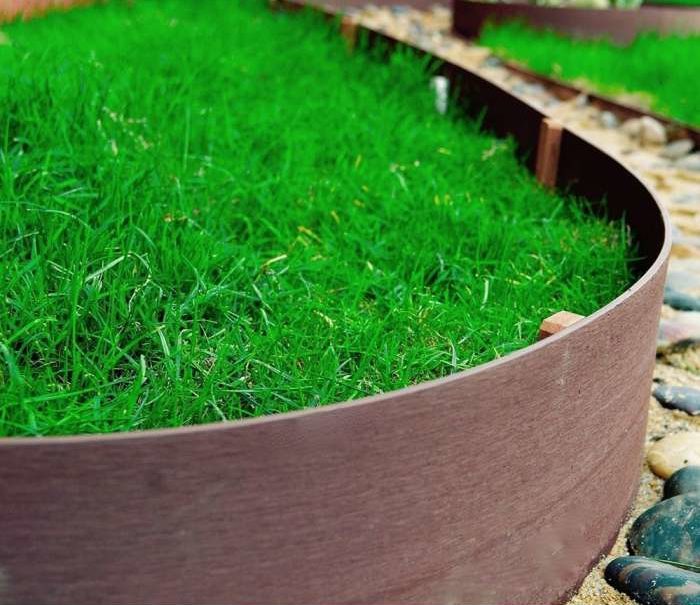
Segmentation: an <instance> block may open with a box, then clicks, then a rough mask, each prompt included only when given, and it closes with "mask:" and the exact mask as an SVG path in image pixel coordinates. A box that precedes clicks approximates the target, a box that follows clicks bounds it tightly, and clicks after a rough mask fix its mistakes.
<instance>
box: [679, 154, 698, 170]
mask: <svg viewBox="0 0 700 605" xmlns="http://www.w3.org/2000/svg"><path fill="white" fill-rule="evenodd" d="M676 166H677V167H678V168H682V169H683V170H694V171H697V172H700V152H696V153H691V154H690V155H687V156H685V157H684V158H683V159H681V160H678V161H677V162H676Z"/></svg>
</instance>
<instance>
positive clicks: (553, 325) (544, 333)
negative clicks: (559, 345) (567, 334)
mask: <svg viewBox="0 0 700 605" xmlns="http://www.w3.org/2000/svg"><path fill="white" fill-rule="evenodd" d="M583 318H584V317H583V315H578V314H576V313H570V312H569V311H559V312H558V313H555V314H554V315H550V316H549V317H547V319H545V320H544V321H543V322H542V324H541V325H540V335H539V340H542V339H544V338H547V337H548V336H552V335H553V334H556V333H557V332H560V331H561V330H563V329H564V328H568V327H570V326H573V325H574V324H575V323H576V322H577V321H581V320H582V319H583Z"/></svg>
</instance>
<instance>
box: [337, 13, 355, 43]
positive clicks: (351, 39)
mask: <svg viewBox="0 0 700 605" xmlns="http://www.w3.org/2000/svg"><path fill="white" fill-rule="evenodd" d="M340 35H341V36H342V37H343V38H345V42H346V43H347V45H348V49H349V50H353V49H354V48H355V41H356V40H357V22H356V21H355V20H354V19H353V18H352V17H350V16H348V15H345V16H344V17H343V18H342V19H341V21H340Z"/></svg>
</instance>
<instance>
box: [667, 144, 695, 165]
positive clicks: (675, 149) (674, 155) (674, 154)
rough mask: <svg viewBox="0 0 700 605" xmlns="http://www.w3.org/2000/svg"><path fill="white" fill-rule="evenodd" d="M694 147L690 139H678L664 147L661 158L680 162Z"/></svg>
mask: <svg viewBox="0 0 700 605" xmlns="http://www.w3.org/2000/svg"><path fill="white" fill-rule="evenodd" d="M694 146H695V143H693V141H691V140H690V139H679V140H677V141H673V142H672V143H669V144H668V145H666V147H664V149H663V151H662V152H661V156H662V157H664V158H667V159H669V160H680V159H681V158H682V157H683V156H686V155H688V154H689V153H690V152H691V151H692V150H693V147H694Z"/></svg>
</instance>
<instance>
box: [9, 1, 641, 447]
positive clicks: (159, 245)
mask: <svg viewBox="0 0 700 605" xmlns="http://www.w3.org/2000/svg"><path fill="white" fill-rule="evenodd" d="M4 32H5V33H6V35H7V37H8V40H9V41H10V44H9V45H4V46H2V47H0V80H1V87H2V88H1V90H2V95H3V98H2V106H3V112H2V114H1V115H0V120H1V122H0V127H1V139H0V151H1V154H0V171H1V172H0V173H1V176H0V179H1V181H0V183H1V193H0V242H1V246H0V433H2V434H3V435H46V434H67V433H82V432H107V431H124V430H130V429H144V428H150V427H165V426H179V425H185V424H193V423H200V422H207V421H216V420H220V419H223V418H226V419H236V418H242V417H247V416H259V415H262V414H268V413H274V412H280V411H285V410H293V409H298V408H302V407H305V406H316V405H321V404H325V403H330V402H334V401H341V400H346V399H353V398H358V397H361V396H364V395H369V394H373V393H378V392H382V391H386V390H390V389H395V388H397V387H401V386H405V385H409V384H411V383H415V382H418V381H422V380H425V379H429V378H434V377H438V376H444V375H446V374H449V373H451V372H454V371H456V370H460V369H462V368H468V367H471V366H474V365H477V364H480V363H483V362H486V361H489V360H491V359H494V358H496V357H498V356H501V355H504V354H506V353H508V352H510V351H513V350H515V349H518V348H521V347H523V346H525V345H527V344H529V343H532V342H533V341H534V339H535V336H536V332H537V328H538V324H539V322H540V321H541V319H542V318H543V317H545V316H547V315H549V314H551V313H553V312H555V311H558V310H560V309H567V310H570V311H574V312H578V313H582V314H589V313H591V312H593V311H595V310H596V309H597V308H599V307H600V306H601V305H603V304H604V303H607V302H608V301H610V300H611V299H612V298H613V297H615V296H616V295H618V294H619V293H620V292H621V291H622V290H623V289H624V288H625V287H626V286H627V285H628V284H629V281H630V270H629V266H628V262H627V261H628V259H629V256H630V250H629V247H628V244H627V242H626V241H625V235H624V229H623V228H622V227H621V226H620V225H619V224H610V223H606V222H604V221H600V220H595V219H592V218H590V217H589V216H587V215H586V214H585V213H584V212H583V210H582V208H581V206H580V205H579V204H578V203H576V202H575V201H574V200H570V199H569V200H566V199H563V198H561V197H557V196H555V195H553V194H551V193H549V192H547V191H545V190H543V189H541V188H540V187H539V186H538V185H537V184H536V183H535V181H534V179H533V177H532V176H531V175H530V174H529V173H528V172H527V171H526V170H525V169H524V168H523V167H522V166H521V165H520V164H519V163H518V161H517V160H516V158H515V156H514V153H513V149H512V145H511V144H509V143H508V142H505V141H499V140H496V139H494V138H493V137H491V136H488V135H485V134H482V133H480V132H479V129H478V125H477V124H475V123H473V122H467V121H465V120H463V119H461V118H460V117H459V116H456V115H448V116H442V115H439V114H437V113H436V112H435V110H434V99H433V96H432V93H431V91H430V89H429V86H428V79H429V75H430V66H429V65H427V64H426V63H425V62H422V61H421V60H419V59H417V58H415V57H413V56H409V55H407V54H405V53H403V54H394V55H393V57H392V58H391V61H390V62H389V63H388V64H384V63H380V62H379V61H376V60H373V59H372V58H371V57H370V56H369V55H367V54H363V53H356V54H355V55H352V56H351V55H349V54H348V52H347V51H346V49H345V47H344V44H343V42H342V41H341V40H340V38H339V37H337V35H335V34H332V33H331V30H330V28H329V26H328V25H326V24H324V23H323V22H322V21H320V20H319V19H318V18H316V17H313V16H311V15H303V14H295V15H290V14H274V13H271V12H268V10H267V9H266V8H265V6H264V3H262V2H256V1H253V0H241V1H240V2H235V3H231V2H228V1H226V0H210V1H209V2H207V3H206V4H200V3H196V2H192V1H191V0H160V1H155V0H154V1H149V0H141V1H139V2H136V3H134V4H133V5H132V6H129V5H127V4H125V3H120V2H112V3H111V4H109V5H106V6H97V7H93V8H87V9H79V10H76V11H74V12H70V13H66V14H60V15H59V14H56V15H51V16H49V17H48V18H46V19H43V20H37V21H32V22H27V23H15V24H12V25H9V26H7V27H5V28H4ZM436 405H439V402H436Z"/></svg>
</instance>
